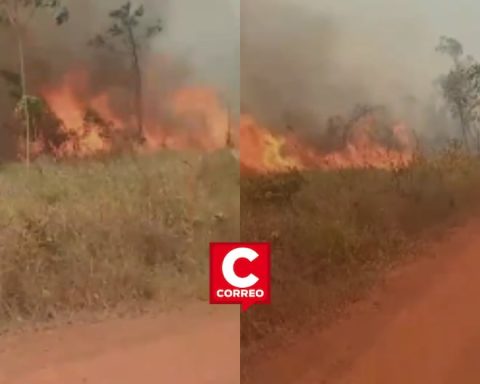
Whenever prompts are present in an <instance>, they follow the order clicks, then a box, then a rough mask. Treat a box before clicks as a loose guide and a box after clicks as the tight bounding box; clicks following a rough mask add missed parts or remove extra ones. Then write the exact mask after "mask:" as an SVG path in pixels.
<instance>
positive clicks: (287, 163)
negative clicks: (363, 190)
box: [240, 115, 414, 173]
mask: <svg viewBox="0 0 480 384" xmlns="http://www.w3.org/2000/svg"><path fill="white" fill-rule="evenodd" d="M374 124H375V118H374V116H373V115H366V116H363V117H361V118H359V119H358V120H357V121H356V122H355V123H354V125H353V127H352V129H351V130H350V135H349V137H348V140H347V142H346V143H345V145H344V147H343V148H342V149H340V150H335V151H331V152H327V153H325V152H322V151H320V150H318V149H317V148H315V147H314V146H313V145H309V144H307V143H305V142H304V141H303V140H302V139H301V138H300V137H298V136H295V135H294V134H292V133H290V134H283V135H282V134H275V133H273V132H272V131H271V130H269V129H267V128H266V127H263V126H261V125H260V124H259V123H258V122H257V121H256V120H255V119H254V118H253V117H251V116H248V115H244V116H242V119H241V124H240V137H241V140H240V159H241V164H242V168H243V170H244V171H245V170H249V171H253V172H259V173H277V172H287V171H289V170H292V169H296V170H307V169H344V168H367V167H374V168H381V169H394V168H401V167H405V166H407V165H408V164H409V163H410V162H411V161H412V159H413V155H414V151H413V148H414V146H413V138H412V135H411V133H410V131H409V130H408V128H407V126H406V125H405V124H403V123H397V124H395V125H394V126H393V127H392V134H393V137H394V139H395V141H396V143H397V144H398V147H399V149H391V148H388V147H387V146H386V145H384V144H382V143H380V142H378V141H375V140H374V139H373V138H372V135H371V132H370V131H371V128H372V126H374Z"/></svg>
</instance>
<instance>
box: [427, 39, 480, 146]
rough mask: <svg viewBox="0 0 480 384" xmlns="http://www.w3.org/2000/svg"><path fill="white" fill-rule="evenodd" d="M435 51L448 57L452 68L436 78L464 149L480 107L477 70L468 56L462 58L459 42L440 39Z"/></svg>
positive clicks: (473, 61) (478, 73)
mask: <svg viewBox="0 0 480 384" xmlns="http://www.w3.org/2000/svg"><path fill="white" fill-rule="evenodd" d="M436 51H437V52H440V53H442V54H445V55H447V56H449V57H450V58H451V59H452V62H453V65H452V67H451V68H450V70H449V72H448V73H447V74H446V75H442V76H441V77H440V78H439V85H440V87H441V89H442V94H443V98H444V99H445V101H446V104H447V106H448V107H449V109H450V112H451V114H452V116H453V117H454V118H458V120H459V122H460V129H461V134H462V139H463V144H464V146H465V148H467V149H469V142H471V140H472V139H473V129H474V128H475V124H476V122H477V121H478V106H479V103H480V87H479V85H480V67H479V64H478V63H477V61H475V59H474V58H473V57H471V56H464V54H463V47H462V44H461V43H460V42H458V41H457V40H455V39H453V38H451V37H445V36H442V37H441V38H440V43H439V44H438V46H437V47H436Z"/></svg>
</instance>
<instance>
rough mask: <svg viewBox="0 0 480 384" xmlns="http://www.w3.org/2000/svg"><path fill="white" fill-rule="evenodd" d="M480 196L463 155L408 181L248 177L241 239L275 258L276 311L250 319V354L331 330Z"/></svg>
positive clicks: (376, 176)
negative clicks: (313, 328) (305, 333)
mask: <svg viewBox="0 0 480 384" xmlns="http://www.w3.org/2000/svg"><path fill="white" fill-rule="evenodd" d="M479 188H480V162H479V161H478V159H476V158H474V157H471V156H468V155H465V154H464V153H462V151H460V150H458V149H456V148H450V149H448V150H446V151H444V152H442V153H439V154H438V155H435V156H433V157H432V158H430V159H428V160H425V159H418V160H417V161H416V162H415V163H414V164H412V165H411V167H410V168H408V169H404V170H398V171H381V170H375V169H361V170H344V171H311V172H308V173H301V174H300V173H290V174H284V175H277V176H249V177H243V176H242V183H241V238H242V239H245V240H249V241H255V240H257V241H270V242H272V252H273V255H272V257H273V261H272V265H273V267H272V268H273V271H272V279H273V281H272V305H270V306H261V305H259V306H254V307H252V308H251V309H250V310H249V311H247V312H246V313H244V314H242V321H241V326H242V328H241V333H242V354H244V356H248V355H249V354H251V353H254V351H255V350H257V349H258V348H261V347H262V344H264V343H266V342H268V343H270V342H272V340H273V341H275V340H277V341H278V340H282V341H283V340H284V339H285V338H286V337H288V335H289V334H292V333H293V334H295V333H297V332H299V331H300V330H301V329H304V328H305V327H307V328H308V326H309V325H321V324H322V323H323V324H324V323H325V322H328V321H329V320H331V319H332V318H333V317H335V316H336V315H337V314H338V312H339V311H341V309H342V305H344V304H345V303H347V302H349V301H350V300H354V299H355V298H358V297H361V295H362V294H363V293H364V292H365V289H366V288H367V287H369V286H370V285H371V284H372V283H373V282H374V281H375V280H376V278H378V276H379V273H380V272H381V271H384V270H385V268H388V267H389V266H392V265H393V264H394V263H395V262H397V261H401V260H404V259H405V257H408V255H412V253H413V252H415V250H416V249H417V246H418V245H419V244H420V243H419V240H421V239H423V238H425V236H424V234H425V233H429V232H431V230H432V229H434V228H435V229H437V228H442V227H443V228H445V227H447V226H449V225H452V224H453V223H454V222H455V220H454V219H457V218H459V217H461V213H462V212H468V211H469V210H470V209H472V207H473V206H474V205H475V204H476V201H477V200H478V191H479Z"/></svg>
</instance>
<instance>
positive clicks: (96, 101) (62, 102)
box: [32, 68, 230, 158]
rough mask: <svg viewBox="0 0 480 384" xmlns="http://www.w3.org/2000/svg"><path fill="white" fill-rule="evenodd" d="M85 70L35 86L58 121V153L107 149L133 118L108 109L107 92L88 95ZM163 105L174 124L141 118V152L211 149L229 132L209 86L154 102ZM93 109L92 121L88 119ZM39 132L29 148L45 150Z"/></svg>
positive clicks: (127, 129)
mask: <svg viewBox="0 0 480 384" xmlns="http://www.w3.org/2000/svg"><path fill="white" fill-rule="evenodd" d="M90 82H91V79H90V76H89V73H88V72H87V71H86V70H84V69H82V68H75V69H72V70H71V71H69V72H67V73H66V74H65V75H64V76H63V78H62V79H61V80H60V82H58V83H56V84H54V85H48V86H44V87H43V88H41V89H40V94H41V95H42V98H43V99H44V100H45V101H46V103H47V104H48V107H49V109H50V111H51V112H52V113H53V115H54V116H55V117H56V118H58V119H59V120H60V124H59V127H58V130H59V131H60V132H59V133H61V134H63V135H64V137H65V138H66V139H65V140H64V142H62V143H61V145H59V146H58V147H57V148H55V150H54V155H55V156H57V157H61V158H63V157H88V156H91V155H95V154H101V153H109V152H110V151H112V150H113V148H114V144H115V140H114V138H115V137H121V136H122V135H123V136H124V137H128V133H129V132H130V134H131V133H132V129H133V128H134V127H135V125H134V121H135V119H134V116H133V115H131V116H130V117H128V118H125V117H123V118H121V117H119V116H117V114H116V113H115V112H114V110H113V109H112V107H111V105H112V96H111V95H110V94H109V92H108V91H107V90H105V91H103V92H100V93H98V92H97V93H96V94H94V95H92V94H91V92H90V90H89V88H90V85H91V84H90ZM158 102H159V103H162V104H164V105H166V106H167V110H168V111H169V112H168V113H169V114H170V116H169V117H170V119H169V120H168V121H172V124H173V126H165V123H161V122H159V121H157V118H156V117H153V116H148V115H147V116H144V118H145V124H144V128H145V139H146V143H145V146H144V148H142V149H146V150H157V149H159V148H171V149H179V150H181V149H188V148H196V149H201V150H206V151H210V150H214V149H217V148H221V147H224V146H225V144H226V139H227V136H228V132H229V130H230V121H229V113H228V111H227V110H226V108H225V107H224V106H223V105H222V102H221V101H220V99H219V97H218V96H217V94H216V92H215V90H213V89H211V88H208V87H192V88H183V89H179V90H178V91H176V92H174V94H173V95H172V96H171V97H170V98H169V100H159V101H158ZM87 111H94V113H95V116H96V117H97V118H96V119H87V118H86V116H87V115H86V113H87ZM45 141H46V138H45V137H44V136H42V135H40V137H39V138H38V140H37V142H35V143H33V145H32V148H33V147H35V148H37V149H38V150H37V152H41V151H42V150H44V149H45V148H46V147H48V146H47V145H45V143H44V142H45Z"/></svg>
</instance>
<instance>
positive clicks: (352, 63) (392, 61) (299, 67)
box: [241, 0, 445, 132]
mask: <svg viewBox="0 0 480 384" xmlns="http://www.w3.org/2000/svg"><path fill="white" fill-rule="evenodd" d="M373 3H375V4H373ZM385 3H388V6H387V4H385V5H384V6H382V4H380V2H379V1H376V0H364V1H352V2H350V1H349V2H338V1H336V2H335V1H333V0H331V1H330V0H320V1H314V0H299V1H294V0H243V1H242V4H241V5H242V18H241V23H242V29H241V47H242V78H241V85H242V108H243V110H244V111H245V112H247V113H252V114H253V115H255V116H256V117H257V118H259V119H261V120H263V121H264V122H265V123H267V124H269V125H270V126H271V127H272V128H274V129H283V128H285V126H287V125H292V124H293V125H294V126H295V128H297V129H300V130H302V129H303V130H306V131H309V132H315V131H320V130H322V129H323V128H324V125H325V121H326V120H327V118H328V117H330V116H332V115H337V114H340V115H344V116H345V115H346V114H348V113H350V112H351V110H352V109H353V108H354V107H355V106H356V105H366V104H368V105H382V106H385V107H387V108H388V110H389V111H390V112H391V114H392V115H393V116H394V117H396V118H399V119H402V120H406V121H407V122H409V123H410V124H411V126H412V128H413V129H415V130H416V131H425V130H426V129H430V128H431V129H438V128H439V127H438V126H436V127H428V126H429V125H431V124H432V123H431V122H432V121H435V124H437V125H438V119H436V117H438V116H436V113H437V112H436V109H435V108H436V107H435V103H436V102H437V101H438V100H437V99H438V94H436V93H435V90H434V87H433V85H432V84H433V81H434V79H435V78H436V77H437V76H438V75H439V74H440V73H441V72H442V71H444V70H445V59H444V58H442V57H440V56H439V55H438V54H436V53H435V52H434V48H435V45H436V44H437V42H438V38H439V36H440V34H436V33H435V32H434V31H432V30H431V29H429V27H428V26H427V25H426V23H424V20H423V19H422V14H421V13H420V16H418V14H419V12H418V10H419V7H417V6H416V5H415V3H413V2H408V6H407V4H405V7H404V9H400V8H398V9H397V8H395V6H394V5H391V4H390V2H385ZM396 3H399V4H400V1H397V2H396ZM405 3H406V2H405ZM402 4H404V3H403V2H402ZM407 9H408V10H407ZM369 14H372V15H374V16H372V15H371V16H372V17H367V16H368V15H369ZM436 97H437V99H436Z"/></svg>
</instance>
